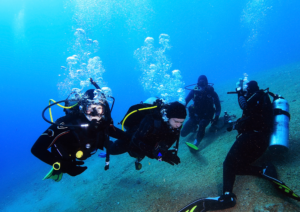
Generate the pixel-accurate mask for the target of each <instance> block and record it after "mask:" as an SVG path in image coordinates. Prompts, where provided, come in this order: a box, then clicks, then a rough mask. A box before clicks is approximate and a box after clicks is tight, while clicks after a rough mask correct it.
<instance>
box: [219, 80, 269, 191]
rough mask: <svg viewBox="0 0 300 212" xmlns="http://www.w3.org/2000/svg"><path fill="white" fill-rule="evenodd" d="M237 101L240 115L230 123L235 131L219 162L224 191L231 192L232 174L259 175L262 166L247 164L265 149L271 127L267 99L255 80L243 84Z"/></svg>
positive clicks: (233, 179)
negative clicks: (235, 137)
mask: <svg viewBox="0 0 300 212" xmlns="http://www.w3.org/2000/svg"><path fill="white" fill-rule="evenodd" d="M238 102H239V105H240V108H241V109H242V110H243V115H242V117H241V118H240V119H238V120H237V123H236V125H235V126H233V128H234V129H235V130H237V131H238V133H239V134H238V136H237V140H236V141H235V142H234V144H233V145H232V147H231V149H230V151H229V152H228V154H227V156H226V159H225V161H224V163H223V192H224V193H226V192H229V193H232V189H233V184H234V181H235V176H236V175H256V176H261V174H262V171H263V168H262V167H258V166H252V165H251V164H252V163H253V162H254V161H256V160H257V159H258V158H259V157H261V156H262V154H263V153H264V152H265V151H266V150H267V148H268V146H269V139H270V135H271V132H272V127H273V126H272V124H273V122H272V121H273V120H272V119H273V112H272V104H271V100H270V98H269V96H268V94H266V93H265V92H264V91H263V90H259V87H258V85H257V82H256V81H250V82H249V83H248V84H247V92H246V94H245V95H243V93H241V92H239V93H238ZM229 130H231V129H229Z"/></svg>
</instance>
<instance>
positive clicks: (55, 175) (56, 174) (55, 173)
mask: <svg viewBox="0 0 300 212" xmlns="http://www.w3.org/2000/svg"><path fill="white" fill-rule="evenodd" d="M62 176H63V173H62V171H59V170H55V169H53V168H52V169H51V170H50V172H48V174H47V175H46V176H45V177H44V179H43V180H47V179H52V180H54V181H55V182H59V181H60V180H61V179H62Z"/></svg>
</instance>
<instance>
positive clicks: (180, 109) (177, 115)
mask: <svg viewBox="0 0 300 212" xmlns="http://www.w3.org/2000/svg"><path fill="white" fill-rule="evenodd" d="M166 112H167V117H168V118H169V124H170V126H171V127H172V128H174V129H176V128H180V127H181V126H182V124H183V122H184V120H185V118H186V109H185V106H184V105H183V104H181V103H179V102H172V103H170V104H169V106H168V108H167V111H166Z"/></svg>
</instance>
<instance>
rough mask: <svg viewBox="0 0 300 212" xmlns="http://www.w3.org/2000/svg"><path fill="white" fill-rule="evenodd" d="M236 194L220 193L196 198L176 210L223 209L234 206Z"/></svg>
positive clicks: (192, 211) (204, 211)
mask: <svg viewBox="0 0 300 212" xmlns="http://www.w3.org/2000/svg"><path fill="white" fill-rule="evenodd" d="M235 198H236V196H235V195H234V194H233V193H229V194H225V195H221V196H219V197H208V198H201V199H197V200H195V201H194V202H192V203H190V204H188V205H187V206H185V207H184V208H182V209H181V210H179V211H178V212H206V211H215V210H224V209H227V208H232V207H234V206H235V204H236V201H235Z"/></svg>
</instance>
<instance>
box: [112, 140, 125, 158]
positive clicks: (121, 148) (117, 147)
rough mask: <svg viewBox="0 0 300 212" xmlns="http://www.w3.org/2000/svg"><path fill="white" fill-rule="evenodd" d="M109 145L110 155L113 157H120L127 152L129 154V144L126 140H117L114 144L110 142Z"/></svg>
mask: <svg viewBox="0 0 300 212" xmlns="http://www.w3.org/2000/svg"><path fill="white" fill-rule="evenodd" d="M109 145H110V149H109V153H110V154H111V155H120V154H123V153H125V152H128V149H129V142H128V141H126V140H116V141H114V142H112V141H110V142H109Z"/></svg>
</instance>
